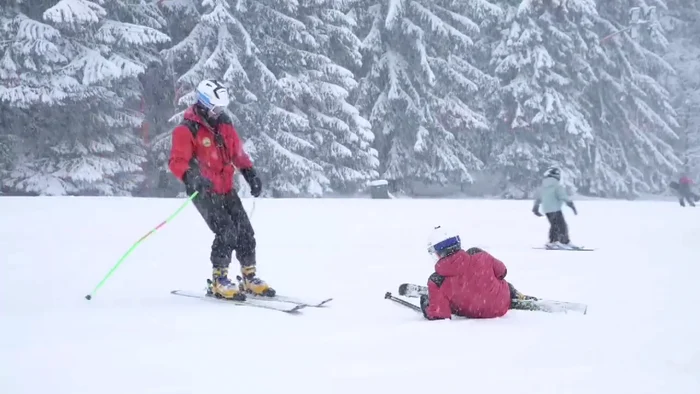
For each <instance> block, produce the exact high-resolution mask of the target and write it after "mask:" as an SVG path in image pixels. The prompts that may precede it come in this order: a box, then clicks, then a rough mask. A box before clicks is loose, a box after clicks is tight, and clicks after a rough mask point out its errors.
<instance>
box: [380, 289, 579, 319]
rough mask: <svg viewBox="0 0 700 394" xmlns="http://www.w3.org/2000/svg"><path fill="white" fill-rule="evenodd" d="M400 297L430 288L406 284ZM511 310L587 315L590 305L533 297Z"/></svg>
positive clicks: (387, 296) (517, 301)
mask: <svg viewBox="0 0 700 394" xmlns="http://www.w3.org/2000/svg"><path fill="white" fill-rule="evenodd" d="M399 295H402V296H404V297H408V298H420V296H422V295H428V288H427V287H426V286H420V285H414V284H411V283H404V284H402V285H401V286H399ZM384 298H385V299H387V300H389V301H392V302H395V303H396V304H398V305H402V306H405V307H407V308H409V309H413V310H414V311H416V312H419V313H422V312H421V309H420V307H419V306H418V305H416V304H414V303H412V302H409V301H406V300H404V299H402V298H399V297H396V296H394V295H392V294H391V292H387V293H386V294H384ZM510 309H516V310H524V311H538V312H548V313H580V314H583V315H585V314H586V312H587V310H588V305H586V304H580V303H576V302H566V301H554V300H543V299H536V298H534V297H531V299H522V300H521V299H514V300H511V307H510Z"/></svg>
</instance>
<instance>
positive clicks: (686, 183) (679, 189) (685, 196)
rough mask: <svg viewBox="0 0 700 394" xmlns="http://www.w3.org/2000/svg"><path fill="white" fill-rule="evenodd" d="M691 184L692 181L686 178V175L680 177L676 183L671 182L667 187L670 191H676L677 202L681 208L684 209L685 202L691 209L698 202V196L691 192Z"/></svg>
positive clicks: (699, 199) (699, 198)
mask: <svg viewBox="0 0 700 394" xmlns="http://www.w3.org/2000/svg"><path fill="white" fill-rule="evenodd" d="M692 184H693V181H692V180H691V179H690V178H689V177H688V176H687V175H685V174H684V175H681V177H680V179H678V182H671V184H670V185H669V186H671V189H673V190H675V191H676V194H677V195H678V202H679V203H680V204H681V206H682V207H685V201H687V202H688V205H690V206H691V207H694V206H695V202H696V201H700V196H698V195H697V194H695V193H693V191H692V190H691V188H690V187H691V185H692Z"/></svg>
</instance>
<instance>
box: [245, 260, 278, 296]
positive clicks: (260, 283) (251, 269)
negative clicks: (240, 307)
mask: <svg viewBox="0 0 700 394" xmlns="http://www.w3.org/2000/svg"><path fill="white" fill-rule="evenodd" d="M241 274H242V277H238V280H239V281H240V283H241V285H240V287H241V291H243V292H247V293H251V294H254V295H256V296H265V297H274V296H275V294H276V292H275V289H273V288H271V287H270V286H269V285H268V284H267V283H265V281H264V280H262V279H260V278H258V277H257V276H255V266H254V265H253V266H248V267H241Z"/></svg>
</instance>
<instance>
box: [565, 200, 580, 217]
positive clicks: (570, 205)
mask: <svg viewBox="0 0 700 394" xmlns="http://www.w3.org/2000/svg"><path fill="white" fill-rule="evenodd" d="M566 205H568V206H569V208H571V210H572V211H574V215H578V212H576V207H575V206H574V203H573V202H571V201H569V202H567V203H566Z"/></svg>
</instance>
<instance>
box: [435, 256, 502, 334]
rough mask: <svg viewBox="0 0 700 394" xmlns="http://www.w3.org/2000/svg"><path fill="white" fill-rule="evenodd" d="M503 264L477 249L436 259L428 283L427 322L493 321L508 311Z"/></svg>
mask: <svg viewBox="0 0 700 394" xmlns="http://www.w3.org/2000/svg"><path fill="white" fill-rule="evenodd" d="M506 273H507V269H506V266H505V264H503V263H502V262H501V261H500V260H498V259H496V258H495V257H493V256H491V255H490V254H488V253H487V252H484V251H482V250H481V249H479V248H471V249H469V250H468V251H464V250H459V251H457V252H456V253H453V254H451V255H449V256H446V257H444V258H442V259H440V260H439V261H438V262H437V264H435V273H434V274H432V275H431V276H430V278H429V279H428V299H429V300H430V301H429V305H428V307H427V308H426V310H425V314H426V316H427V318H428V319H431V320H433V319H449V318H451V317H452V313H454V314H456V315H459V316H464V317H468V318H494V317H500V316H503V315H505V314H506V312H507V311H508V309H509V308H510V288H509V286H508V282H506V281H505V280H504V278H505V277H506Z"/></svg>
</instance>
